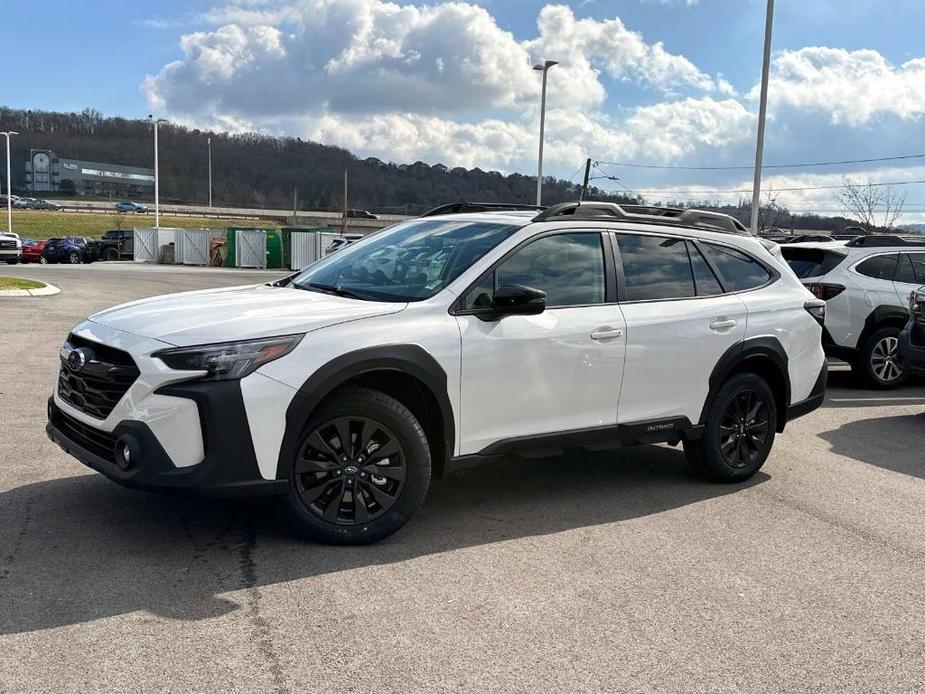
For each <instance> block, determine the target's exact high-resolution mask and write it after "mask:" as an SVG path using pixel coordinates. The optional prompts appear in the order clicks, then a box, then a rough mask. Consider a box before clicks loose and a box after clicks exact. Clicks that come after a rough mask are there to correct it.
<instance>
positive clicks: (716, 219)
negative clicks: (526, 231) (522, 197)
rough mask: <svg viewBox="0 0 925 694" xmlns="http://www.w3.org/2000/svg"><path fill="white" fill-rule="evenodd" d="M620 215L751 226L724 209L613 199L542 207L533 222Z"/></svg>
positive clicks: (733, 229)
mask: <svg viewBox="0 0 925 694" xmlns="http://www.w3.org/2000/svg"><path fill="white" fill-rule="evenodd" d="M565 217H568V218H571V219H620V220H623V221H627V222H659V223H666V224H678V225H682V226H694V227H709V228H712V229H716V230H717V231H726V232H730V233H734V234H745V233H748V230H747V229H746V228H745V226H744V225H743V224H742V223H741V222H737V220H736V219H735V218H734V217H731V216H730V215H728V214H723V213H722V212H710V211H707V210H695V209H690V210H680V209H677V208H672V207H667V208H657V207H655V208H653V207H649V206H647V205H618V204H616V203H613V202H563V203H560V204H558V205H553V206H552V207H550V208H548V209H546V210H543V211H542V212H540V213H539V214H538V215H536V217H534V218H533V221H534V222H548V221H549V220H552V219H558V218H565Z"/></svg>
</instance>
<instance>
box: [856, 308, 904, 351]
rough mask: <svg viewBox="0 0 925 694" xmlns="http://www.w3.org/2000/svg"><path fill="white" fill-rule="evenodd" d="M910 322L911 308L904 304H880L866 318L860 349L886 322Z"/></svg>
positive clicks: (859, 337) (860, 337) (859, 339)
mask: <svg viewBox="0 0 925 694" xmlns="http://www.w3.org/2000/svg"><path fill="white" fill-rule="evenodd" d="M908 322H909V310H908V309H906V308H904V307H902V306H888V305H887V306H878V307H877V308H875V309H874V310H873V311H871V312H870V313H869V314H868V316H867V318H865V319H864V329H863V330H861V334H860V336H858V344H857V348H858V349H864V343H865V342H867V338H869V337H870V336H871V335H873V334H874V333H875V332H876V331H877V330H879V329H880V328H882V327H883V326H884V323H893V324H899V323H902V324H903V325H905V324H906V323H908Z"/></svg>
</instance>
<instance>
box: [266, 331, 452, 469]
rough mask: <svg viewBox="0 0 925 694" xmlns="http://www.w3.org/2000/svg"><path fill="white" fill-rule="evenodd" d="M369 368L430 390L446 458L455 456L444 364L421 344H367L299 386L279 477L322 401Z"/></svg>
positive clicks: (289, 416)
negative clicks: (401, 376) (401, 375)
mask: <svg viewBox="0 0 925 694" xmlns="http://www.w3.org/2000/svg"><path fill="white" fill-rule="evenodd" d="M370 371H399V372H402V373H405V374H408V375H409V376H412V377H413V378H415V379H417V380H418V381H420V382H421V383H422V384H424V386H425V387H426V388H427V389H428V390H430V392H431V394H432V395H433V396H434V399H435V400H436V401H437V404H438V405H439V407H440V415H441V419H442V421H443V438H444V442H445V444H446V453H445V456H446V460H449V459H450V458H451V457H452V455H453V451H454V449H455V446H456V420H455V419H454V416H453V407H452V405H451V404H450V398H449V391H448V388H447V376H446V371H444V370H443V367H442V366H440V364H439V363H438V362H437V360H436V359H434V358H433V357H432V356H431V355H430V354H429V353H428V352H427V351H426V350H425V349H423V348H422V347H420V346H419V345H402V344H399V345H386V346H382V347H368V348H365V349H358V350H355V351H353V352H347V353H346V354H342V355H340V356H339V357H335V358H334V359H332V360H331V361H329V362H327V363H326V364H324V365H323V366H321V367H320V368H318V369H317V370H316V371H315V372H314V373H312V375H311V376H309V377H308V378H307V379H306V380H305V382H304V383H303V384H302V386H301V387H300V388H299V390H298V392H297V393H296V395H295V397H293V399H292V401H291V402H290V403H289V407H288V408H287V409H286V430H285V433H284V434H283V440H282V443H281V445H280V449H279V458H278V460H277V464H276V478H277V479H285V478H286V477H287V476H288V472H287V468H288V466H287V462H288V461H291V460H292V459H293V457H294V456H295V454H296V448H297V446H298V442H299V437H300V436H301V434H302V431H303V428H304V426H305V422H306V420H307V419H308V417H309V416H310V415H311V413H312V412H313V411H314V410H315V408H316V407H318V405H319V403H321V401H322V400H324V398H326V397H327V396H328V395H330V394H331V393H332V392H334V390H335V389H336V388H338V387H339V386H342V385H343V384H344V383H346V382H347V381H349V380H350V379H352V378H356V377H357V376H360V375H362V374H364V373H369V372H370ZM435 462H436V461H435Z"/></svg>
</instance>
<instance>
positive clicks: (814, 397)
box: [787, 364, 829, 422]
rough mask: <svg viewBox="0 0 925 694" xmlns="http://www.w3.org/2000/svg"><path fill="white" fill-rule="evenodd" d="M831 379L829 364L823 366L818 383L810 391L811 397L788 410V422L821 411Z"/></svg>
mask: <svg viewBox="0 0 925 694" xmlns="http://www.w3.org/2000/svg"><path fill="white" fill-rule="evenodd" d="M828 378H829V367H828V365H827V364H823V365H822V370H821V371H820V372H819V377H818V378H817V379H816V383H815V384H813V389H812V391H810V394H809V397H808V398H806V399H805V400H802V401H800V402H797V403H794V404H792V405H790V407H788V408H787V421H788V422H790V421H792V420H794V419H797V418H799V417H802V416H803V415H807V414H809V413H810V412H812V411H813V410H817V409H819V407H821V406H822V403H823V402H824V401H825V387H826V383H827V382H828Z"/></svg>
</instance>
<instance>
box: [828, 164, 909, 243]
mask: <svg viewBox="0 0 925 694" xmlns="http://www.w3.org/2000/svg"><path fill="white" fill-rule="evenodd" d="M842 180H843V182H844V186H843V187H842V188H841V189H840V190H839V191H838V192H836V193H835V201H836V202H837V203H838V205H839V207H841V208H842V210H843V211H844V213H845V215H847V216H849V217H855V218H857V220H858V221H859V222H860V223H861V226H863V227H864V228H865V229H867V231H868V233H872V232H873V231H874V230H875V229H877V228H884V229H892V228H893V226H894V225H895V224H896V220H897V219H899V216H900V215H901V214H902V213H903V207H904V206H905V203H906V192H905V191H904V190H902V189H897V188H894V187H893V186H891V185H879V184H876V183H871V181H870V179H868V180H867V183H856V182H855V181H854V180H852V179H851V178H850V177H848V176H845V177H844V178H843V179H842Z"/></svg>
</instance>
